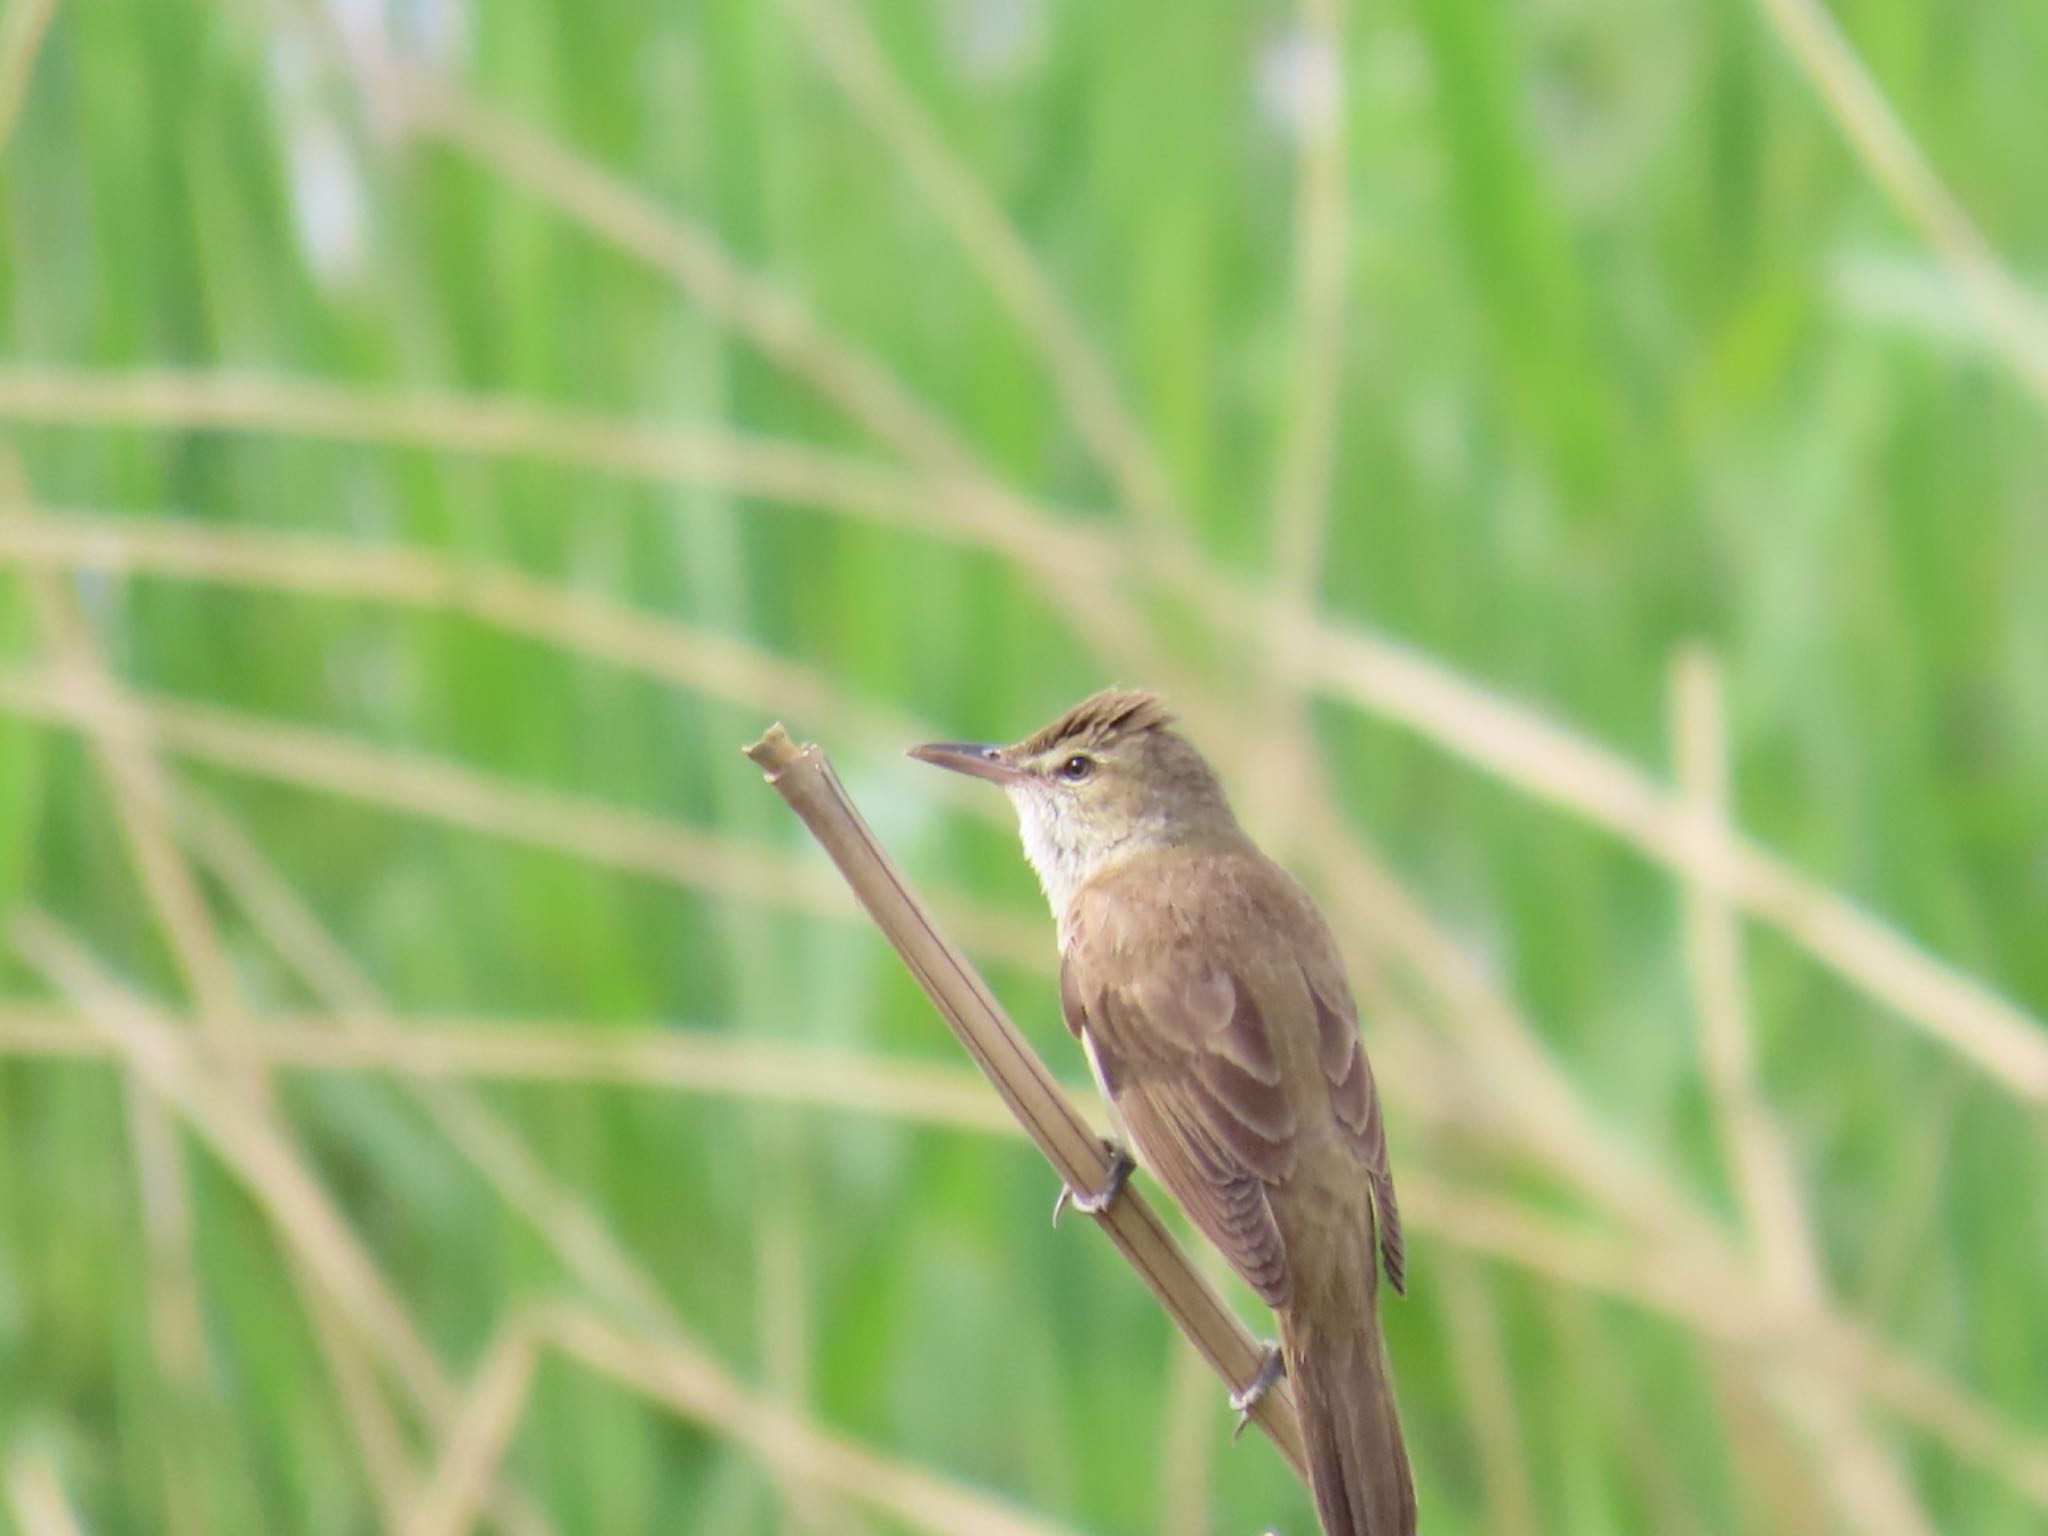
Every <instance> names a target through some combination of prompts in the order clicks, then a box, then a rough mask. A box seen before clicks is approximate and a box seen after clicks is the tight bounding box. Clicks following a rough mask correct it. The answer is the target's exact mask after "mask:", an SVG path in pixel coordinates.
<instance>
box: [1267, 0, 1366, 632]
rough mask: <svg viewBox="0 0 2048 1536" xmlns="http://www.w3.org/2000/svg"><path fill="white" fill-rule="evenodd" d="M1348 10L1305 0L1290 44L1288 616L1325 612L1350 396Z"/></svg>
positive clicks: (1283, 471)
mask: <svg viewBox="0 0 2048 1536" xmlns="http://www.w3.org/2000/svg"><path fill="white" fill-rule="evenodd" d="M1344 10H1345V8H1344V4H1343V0H1300V4H1299V6H1298V7H1297V10H1296V17H1295V25H1296V27H1297V29H1298V31H1297V33H1296V35H1295V37H1294V39H1293V40H1292V41H1291V43H1290V46H1292V47H1295V48H1298V49H1299V50H1300V57H1301V58H1302V59H1303V61H1304V64H1303V71H1304V76H1305V78H1304V79H1303V81H1302V82H1301V84H1300V86H1299V88H1298V90H1297V93H1296V105H1297V107H1298V110H1299V117H1298V120H1297V122H1296V124H1295V132H1296V133H1297V135H1298V136H1299V140H1300V142H1299V147H1298V149H1297V150H1296V154H1295V191H1294V286H1295V295H1294V311H1295V317H1294V335H1293V347H1294V377H1293V380H1292V382H1291V386H1290V388H1289V390H1288V394H1287V401H1288V406H1287V410H1286V413H1285V419H1286V422H1287V426H1286V428H1285V435H1284V437H1283V438H1282V443H1281V449H1280V464H1279V470H1278V473H1277V475H1276V476H1275V482H1274V486H1273V524H1274V537H1273V577H1272V583H1273V591H1274V594H1275V598H1276V601H1277V602H1278V603H1279V604H1280V605H1281V606H1282V607H1283V608H1300V609H1303V610H1304V611H1313V609H1314V607H1315V600H1316V586H1317V582H1316V575H1317V571H1318V569H1319V568H1320V564H1321V558H1322V553H1323V544H1324V538H1325V534H1326V533H1327V531H1328V525H1329V518H1330V487H1331V480H1332V476H1333V473H1334V470H1335V460H1336V446H1337V413H1338V408H1339V405H1340V403H1341V401H1342V399H1343V394H1344V356H1345V342H1346V336H1345V325H1344V322H1345V297H1346V292H1347V289H1348V286H1349V276H1350V274H1349V272H1348V271H1347V267H1348V264H1349V255H1350V248H1351V240H1350V233H1351V231H1350V225H1351V200H1350V185H1349V181H1348V178H1347V167H1346V164H1345V158H1346V157H1345V143H1346V132H1345V127H1346V125H1345V120H1344V118H1345V90H1346V84H1345V69H1344V46H1345V35H1344V33H1345V16H1344Z"/></svg>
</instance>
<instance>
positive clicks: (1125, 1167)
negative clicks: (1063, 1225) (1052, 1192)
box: [1052, 1141, 1137, 1226]
mask: <svg viewBox="0 0 2048 1536" xmlns="http://www.w3.org/2000/svg"><path fill="white" fill-rule="evenodd" d="M1102 1145H1103V1146H1104V1147H1105V1148H1106V1149H1107V1150H1108V1152H1109V1177H1108V1179H1106V1180H1105V1181H1104V1182H1103V1185H1102V1188H1100V1189H1098V1190H1096V1191H1095V1192H1094V1193H1093V1194H1087V1195H1084V1194H1081V1193H1079V1192H1078V1191H1076V1190H1075V1188H1074V1186H1073V1185H1071V1184H1062V1185H1061V1186H1060V1194H1059V1198H1058V1199H1057V1200H1055V1201H1053V1203H1052V1224H1053V1225H1054V1226H1058V1225H1059V1224H1060V1217H1061V1216H1062V1215H1063V1214H1064V1213H1065V1211H1066V1209H1067V1207H1068V1206H1070V1205H1071V1206H1072V1207H1073V1208H1074V1209H1075V1210H1077V1211H1079V1212H1081V1214H1082V1215H1084V1216H1094V1215H1098V1214H1099V1213H1101V1212H1103V1211H1106V1210H1108V1209H1109V1207H1110V1204H1111V1202H1113V1201H1114V1200H1115V1199H1116V1197H1117V1196H1118V1195H1120V1194H1122V1193H1123V1189H1124V1185H1126V1184H1128V1183H1129V1182H1130V1178H1131V1170H1132V1169H1134V1168H1135V1167H1137V1164H1136V1163H1134V1162H1132V1161H1131V1154H1130V1153H1128V1152H1126V1151H1125V1150H1124V1149H1123V1148H1122V1147H1120V1146H1118V1145H1117V1144H1116V1143H1115V1142H1113V1141H1105V1142H1104V1143H1103V1144H1102Z"/></svg>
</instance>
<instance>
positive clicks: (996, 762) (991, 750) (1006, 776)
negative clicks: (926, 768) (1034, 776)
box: [910, 741, 1024, 784]
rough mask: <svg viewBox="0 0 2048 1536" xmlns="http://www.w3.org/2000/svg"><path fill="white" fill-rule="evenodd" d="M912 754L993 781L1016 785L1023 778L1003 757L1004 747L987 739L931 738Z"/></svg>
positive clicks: (926, 761) (932, 762)
mask: <svg viewBox="0 0 2048 1536" xmlns="http://www.w3.org/2000/svg"><path fill="white" fill-rule="evenodd" d="M910 756H912V757H914V758H916V759H917V760H918V761H919V762H920V763H930V764H931V765H932V766H933V767H934V768H950V769H951V770H952V771H953V772H955V773H964V774H966V775H967V776H968V777H969V778H973V779H987V780H988V781H989V782H990V783H992V784H1014V783H1016V782H1017V781H1018V780H1019V779H1021V778H1023V777H1024V774H1023V771H1022V770H1021V769H1018V768H1015V767H1012V766H1011V764H1010V763H1009V762H1008V760H1007V759H1005V758H1004V756H1003V749H1002V748H1001V747H997V746H991V745H989V744H987V743H984V742H978V741H928V742H926V743H925V744H924V745H923V746H921V747H912V748H911V749H910Z"/></svg>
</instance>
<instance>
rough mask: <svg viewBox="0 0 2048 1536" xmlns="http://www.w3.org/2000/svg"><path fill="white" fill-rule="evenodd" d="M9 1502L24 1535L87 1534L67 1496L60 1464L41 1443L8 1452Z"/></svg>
mask: <svg viewBox="0 0 2048 1536" xmlns="http://www.w3.org/2000/svg"><path fill="white" fill-rule="evenodd" d="M7 1502H8V1504H9V1505H10V1506H11V1507H12V1508H13V1510H14V1522H15V1524H16V1525H18V1526H20V1527H21V1536H85V1528H84V1527H83V1526H81V1525H80V1524H79V1523H78V1516H77V1515H75V1514H73V1513H72V1511H71V1501H70V1500H69V1499H67V1498H66V1497H65V1496H64V1484H63V1482H62V1480H61V1479H60V1478H59V1477H58V1476H57V1464H56V1462H55V1461H53V1460H52V1459H51V1457H50V1453H49V1452H48V1451H47V1450H45V1449H44V1448H43V1447H42V1446H39V1445H23V1446H17V1447H16V1448H15V1449H14V1450H13V1451H12V1453H11V1454H10V1455H9V1456H8V1458H7Z"/></svg>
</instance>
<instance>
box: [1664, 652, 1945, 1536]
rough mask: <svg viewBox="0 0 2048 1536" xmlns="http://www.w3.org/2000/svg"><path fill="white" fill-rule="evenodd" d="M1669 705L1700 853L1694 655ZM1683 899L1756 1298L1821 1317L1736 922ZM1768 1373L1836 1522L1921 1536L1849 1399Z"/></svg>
mask: <svg viewBox="0 0 2048 1536" xmlns="http://www.w3.org/2000/svg"><path fill="white" fill-rule="evenodd" d="M1671 700H1672V737H1673V743H1674V747H1675V757H1676V759H1677V768H1678V783H1679V791H1680V795H1681V803H1682V804H1683V805H1684V806H1685V808H1686V809H1687V810H1689V811H1690V812H1691V815H1692V820H1693V826H1694V828H1695V829H1696V835H1697V836H1698V837H1699V839H1700V841H1701V842H1702V843H1703V844H1711V843H1712V842H1713V840H1714V839H1715V837H1716V836H1717V835H1725V831H1726V827H1727V824H1728V821H1729V815H1730V785H1729V781H1730V753H1729V746H1728V730H1727V721H1726V713H1725V709H1724V707H1723V704H1722V689H1721V681H1720V674H1719V670H1718V668H1717V667H1716V666H1715V665H1714V661H1713V658H1712V657H1711V656H1709V655H1708V654H1707V653H1706V652H1705V651H1702V650H1697V649H1695V650H1688V651H1685V652H1683V653H1681V654H1680V656H1679V658H1678V662H1677V665H1676V667H1675V668H1674V670H1673V677H1672V686H1671ZM1682 895H1683V904H1684V909H1685V940H1686V943H1685V948H1686V961H1687V968H1688V971H1689V973H1690V976H1691V981H1692V988H1693V996H1694V999H1695V1006H1696V1011H1697V1013H1698V1015H1699V1031H1700V1054H1701V1066H1702V1076H1703V1077H1704V1079H1705V1081H1706V1085H1707V1092H1708V1097H1709V1099H1710V1100H1711V1102H1712V1104H1713V1106H1714V1110H1715V1114H1716V1116H1717V1118H1718V1120H1719V1121H1720V1132H1721V1137H1722V1144H1723V1150H1724V1153H1725V1155H1726V1158H1727V1161H1728V1164H1729V1167H1730V1171H1731V1173H1732V1176H1733V1183H1734V1185H1735V1189H1736V1194H1737V1198H1738V1201H1739V1203H1740V1205H1741V1208H1742V1211H1743V1215H1744V1219H1745V1224H1746V1226H1747V1227H1748V1230H1749V1235H1750V1240H1751V1243H1752V1244H1753V1246H1754V1249H1755V1252H1756V1254H1757V1256H1758V1259H1759V1260H1760V1262H1761V1264H1762V1268H1763V1275H1762V1282H1763V1283H1762V1289H1763V1292H1764V1296H1765V1298H1766V1301H1767V1304H1768V1305H1769V1306H1771V1308H1772V1309H1773V1310H1774V1311H1776V1312H1777V1313H1779V1314H1780V1315H1781V1316H1783V1317H1785V1318H1788V1319H1797V1318H1801V1317H1805V1316H1808V1315H1811V1314H1813V1313H1816V1312H1824V1311H1825V1310H1826V1309H1827V1308H1828V1306H1829V1298H1828V1295H1827V1286H1826V1280H1825V1278H1824V1276H1823V1274H1822V1272H1821V1262H1820V1256H1819V1255H1818V1254H1817V1253H1816V1252H1815V1251H1814V1245H1813V1238H1812V1235H1811V1229H1810V1226H1809V1224H1808V1220H1807V1216H1806V1212H1805V1209H1804V1201H1803V1200H1802V1199H1801V1197H1800V1193H1799V1179H1798V1174H1797V1171H1796V1170H1795V1168H1794V1167H1793V1162H1792V1155H1791V1151H1790V1149H1789V1148H1788V1147H1787V1146H1786V1145H1785V1139H1784V1135H1783V1133H1782V1132H1781V1131H1780V1129H1779V1127H1778V1123H1777V1120H1776V1117H1775V1116H1773V1115H1772V1113H1771V1111H1770V1107H1769V1106H1768V1104H1767V1103H1766V1102H1765V1100H1764V1097H1763V1094H1762V1092H1761V1090H1760V1089H1759V1088H1758V1085H1757V1082H1756V1059H1755V1055H1756V1053H1755V1047H1754V1045H1753V1043H1752V1039H1751V1036H1752V1029H1751V1024H1750V1018H1749V1009H1748V1002H1747V987H1746V986H1745V984H1744V981H1743V975H1742V935H1741V929H1740V924H1739V920H1738V918H1737V916H1736V914H1735V911H1734V909H1733V908H1732V907H1730V906H1729V905H1728V903H1727V901H1726V899H1725V898H1724V897H1723V896H1722V895H1721V893H1720V891H1719V890H1718V889H1717V888H1716V887H1714V886H1711V885H1707V884H1704V883H1702V882H1697V881H1688V882H1686V883H1685V885H1684V887H1683V892H1682ZM1773 1374H1774V1375H1775V1376H1776V1380H1775V1382H1774V1383H1773V1386H1772V1388H1771V1390H1772V1393H1773V1395H1774V1396H1775V1397H1776V1398H1777V1399H1778V1401H1779V1403H1780V1404H1781V1406H1782V1410H1783V1411H1784V1412H1785V1414H1786V1415H1787V1417H1788V1418H1790V1419H1791V1421H1792V1422H1793V1423H1794V1424H1796V1425H1797V1426H1798V1427H1799V1428H1800V1429H1801V1430H1802V1431H1803V1432H1804V1433H1805V1434H1806V1435H1807V1436H1808V1437H1809V1439H1810V1440H1811V1441H1812V1442H1813V1443H1814V1445H1815V1446H1816V1447H1817V1448H1819V1449H1820V1450H1821V1451H1822V1452H1823V1453H1824V1455H1825V1458H1826V1464H1827V1469H1828V1476H1829V1488H1830V1492H1831V1494H1832V1496H1833V1497H1834V1499H1835V1502H1836V1504H1837V1505H1838V1507H1839V1508H1840V1509H1841V1511H1842V1514H1843V1516H1844V1517H1845V1518H1846V1519H1847V1520H1849V1521H1850V1522H1852V1523H1853V1524H1855V1525H1856V1526H1858V1527H1859V1528H1861V1529H1863V1530H1867V1531H1870V1532H1873V1533H1876V1536H1932V1531H1933V1525H1932V1523H1931V1522H1930V1521H1929V1519H1928V1517H1927V1514H1926V1512H1925V1510H1923V1509H1922V1508H1921V1507H1920V1500H1919V1496H1918V1495H1917V1494H1916V1493H1915V1492H1914V1490H1913V1488H1912V1486H1911V1484H1910V1483H1909V1482H1908V1481H1907V1479H1906V1477H1905V1475H1904V1474H1903V1472H1902V1471H1901V1469H1900V1467H1899V1465H1898V1463H1897V1461H1896V1459H1895V1458H1894V1457H1893V1456H1892V1455H1891V1454H1890V1453H1889V1452H1888V1451H1887V1450H1886V1449H1885V1447H1883V1446H1882V1445H1881V1444H1880V1443H1879V1442H1878V1440H1877V1439H1876V1437H1875V1436H1874V1435H1873V1434H1872V1433H1871V1431H1870V1428H1869V1426H1868V1425H1867V1424H1865V1423H1864V1422H1863V1420H1862V1417H1861V1415H1860V1412H1859V1405H1858V1404H1857V1402H1856V1401H1855V1398H1854V1396H1853V1395H1852V1394H1851V1393H1849V1392H1848V1391H1846V1390H1844V1389H1843V1388H1842V1386H1841V1384H1839V1383H1836V1382H1831V1381H1828V1380H1826V1379H1824V1378H1823V1377H1821V1376H1819V1375H1817V1374H1815V1373H1812V1372H1805V1373H1782V1372H1780V1373H1773Z"/></svg>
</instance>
